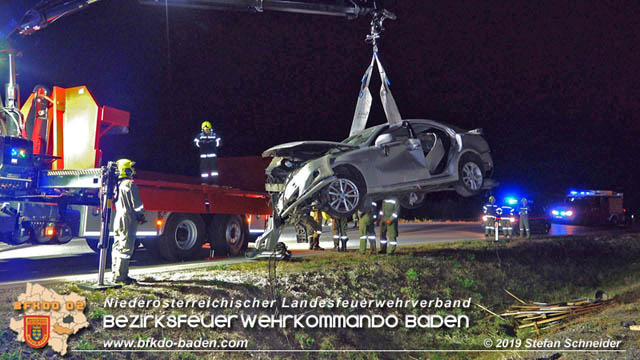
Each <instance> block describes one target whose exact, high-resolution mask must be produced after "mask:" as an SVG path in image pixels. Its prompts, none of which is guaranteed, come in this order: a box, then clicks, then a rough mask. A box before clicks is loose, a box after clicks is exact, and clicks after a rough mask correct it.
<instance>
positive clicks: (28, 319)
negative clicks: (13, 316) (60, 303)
mask: <svg viewBox="0 0 640 360" xmlns="http://www.w3.org/2000/svg"><path fill="white" fill-rule="evenodd" d="M49 329H50V327H49V316H42V315H37V316H36V315H25V317H24V341H26V343H27V344H29V346H31V347H32V348H41V347H43V346H45V345H47V342H49V334H50V332H49Z"/></svg>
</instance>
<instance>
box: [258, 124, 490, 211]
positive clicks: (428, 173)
mask: <svg viewBox="0 0 640 360" xmlns="http://www.w3.org/2000/svg"><path fill="white" fill-rule="evenodd" d="M262 156H263V157H273V160H272V161H271V163H270V164H269V167H268V168H267V179H268V180H267V184H266V190H267V191H268V192H270V193H271V196H272V203H273V204H274V210H275V212H276V214H278V215H279V216H280V217H281V218H282V219H286V218H288V217H289V216H291V215H293V214H300V213H304V212H307V211H309V210H310V209H311V208H314V209H320V210H322V211H325V212H327V213H328V214H330V215H331V216H334V217H349V216H351V215H352V214H353V213H355V212H356V211H357V210H358V209H359V207H360V205H361V204H362V203H363V200H364V199H365V198H369V199H371V200H377V199H382V198H384V197H387V196H400V201H401V204H402V205H403V206H404V207H408V208H411V207H417V206H419V205H421V203H422V202H423V201H424V198H425V194H426V193H429V192H436V191H447V190H453V191H456V192H457V193H458V194H460V195H462V196H472V195H475V194H477V193H478V192H479V191H481V190H482V189H487V188H491V187H492V186H493V181H491V179H488V176H489V175H490V174H491V172H492V170H493V161H492V159H491V155H490V154H489V145H488V144H487V142H486V141H485V140H484V139H483V138H482V135H481V130H479V129H476V130H472V131H463V130H461V129H458V128H455V127H452V126H447V125H444V124H441V123H438V122H435V121H431V120H403V121H402V122H401V123H400V124H398V125H396V126H392V125H389V124H384V125H378V126H374V127H370V128H367V129H364V130H363V131H361V132H359V133H357V134H355V135H353V136H350V137H348V138H347V139H345V140H344V141H342V142H327V141H298V142H292V143H287V144H282V145H278V146H275V147H272V148H270V149H268V150H266V151H265V152H264V153H263V154H262Z"/></svg>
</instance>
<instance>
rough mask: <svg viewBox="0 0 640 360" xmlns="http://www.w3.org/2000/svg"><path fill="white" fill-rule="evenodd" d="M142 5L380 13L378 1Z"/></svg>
mask: <svg viewBox="0 0 640 360" xmlns="http://www.w3.org/2000/svg"><path fill="white" fill-rule="evenodd" d="M139 2H140V3H142V4H149V5H163V6H164V5H165V4H166V5H169V6H177V7H190V8H198V9H211V10H238V11H253V12H263V11H284V12H294V13H304V14H315V15H330V16H345V17H358V16H363V15H368V14H371V13H373V12H374V11H376V10H377V8H378V7H379V6H380V2H381V1H377V0H321V1H318V0H296V1H292V0H139Z"/></svg>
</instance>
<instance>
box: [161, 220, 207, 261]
mask: <svg viewBox="0 0 640 360" xmlns="http://www.w3.org/2000/svg"><path fill="white" fill-rule="evenodd" d="M204 236H205V235H204V221H203V220H202V218H201V217H200V215H195V214H180V213H176V214H171V216H169V219H168V220H167V223H166V225H165V228H164V233H163V234H162V236H160V237H158V239H157V241H158V248H159V250H160V254H161V255H162V257H163V258H165V259H166V260H169V261H177V260H187V259H191V258H194V257H196V256H197V255H198V253H199V252H200V250H201V249H202V244H203V243H204Z"/></svg>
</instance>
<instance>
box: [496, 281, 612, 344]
mask: <svg viewBox="0 0 640 360" xmlns="http://www.w3.org/2000/svg"><path fill="white" fill-rule="evenodd" d="M505 291H506V292H507V294H509V295H511V296H512V297H513V298H515V299H516V300H517V301H518V304H515V305H512V306H511V307H510V308H509V309H508V310H507V311H505V312H504V313H502V314H500V315H501V316H504V317H511V318H512V319H514V321H515V322H516V323H517V325H516V326H515V328H516V329H524V328H530V327H533V328H534V329H535V330H536V333H538V334H539V333H540V332H539V331H540V330H544V329H548V328H550V327H552V326H555V325H557V324H559V323H560V321H562V320H567V319H571V318H574V317H577V316H582V315H585V314H588V313H590V312H593V311H596V310H602V309H603V308H604V307H605V306H607V305H609V304H611V302H612V300H613V299H609V298H608V296H603V294H606V293H604V292H602V291H601V290H598V292H597V293H596V298H595V299H594V300H590V299H588V298H581V299H576V300H570V301H567V302H562V303H554V304H547V303H540V302H525V301H523V300H521V299H519V298H518V297H516V296H515V295H513V294H512V293H510V292H509V291H507V290H505Z"/></svg>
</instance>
